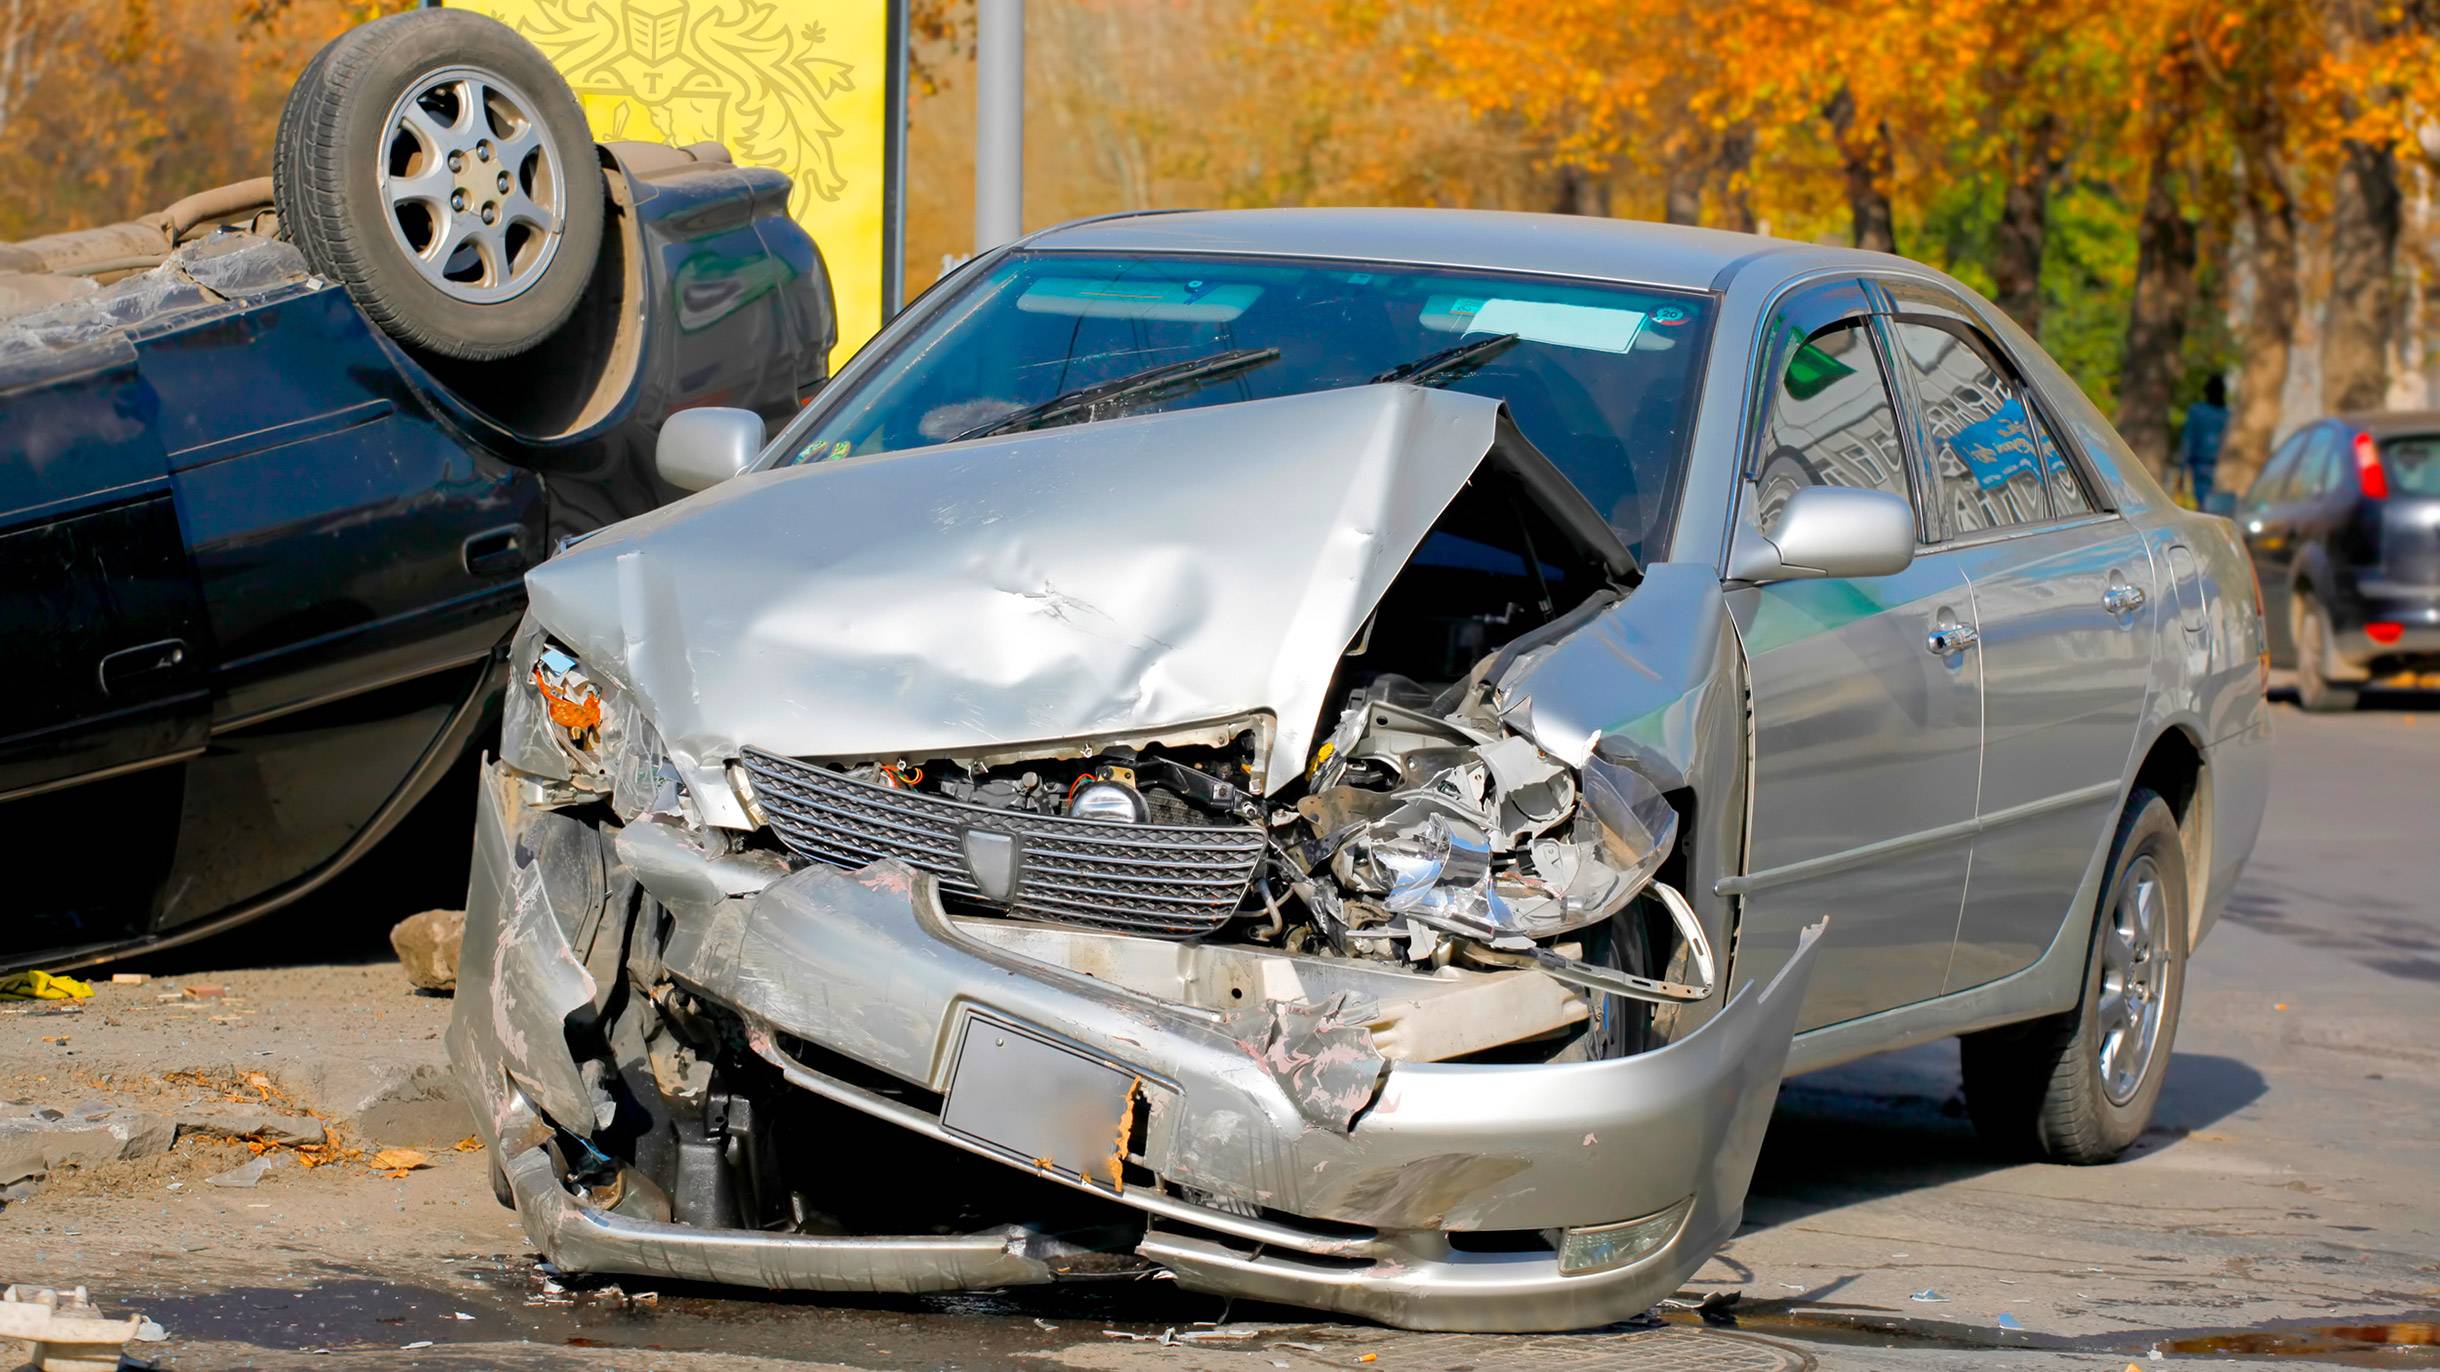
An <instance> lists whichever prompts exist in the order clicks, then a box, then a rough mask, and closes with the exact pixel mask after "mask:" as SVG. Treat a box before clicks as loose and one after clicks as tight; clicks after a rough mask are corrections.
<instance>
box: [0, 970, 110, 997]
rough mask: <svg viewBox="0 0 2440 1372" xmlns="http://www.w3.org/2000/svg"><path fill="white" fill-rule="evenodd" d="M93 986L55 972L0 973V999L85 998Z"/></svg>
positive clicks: (91, 992) (89, 994)
mask: <svg viewBox="0 0 2440 1372" xmlns="http://www.w3.org/2000/svg"><path fill="white" fill-rule="evenodd" d="M92 995H93V987H92V986H91V985H90V984H88V983H86V982H81V981H78V980H77V979H76V978H74V977H63V976H61V975H59V974H58V973H56V972H37V971H24V972H10V973H7V974H6V975H0V1000H85V999H87V998H89V997H91V996H92Z"/></svg>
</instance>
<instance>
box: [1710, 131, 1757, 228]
mask: <svg viewBox="0 0 2440 1372" xmlns="http://www.w3.org/2000/svg"><path fill="white" fill-rule="evenodd" d="M1717 169H1718V171H1719V179H1720V227H1722V228H1724V229H1730V230H1733V231H1735V232H1737V233H1752V232H1753V231H1754V225H1755V222H1756V221H1755V219H1754V186H1753V179H1752V175H1753V169H1754V126H1753V125H1751V124H1732V125H1730V126H1729V128H1728V130H1727V132H1725V133H1722V134H1721V135H1720V160H1719V162H1718V163H1717Z"/></svg>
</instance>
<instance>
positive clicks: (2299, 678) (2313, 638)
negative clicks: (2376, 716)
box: [2289, 587, 2363, 714]
mask: <svg viewBox="0 0 2440 1372" xmlns="http://www.w3.org/2000/svg"><path fill="white" fill-rule="evenodd" d="M2290 603H2291V604H2293V605H2294V607H2295V608H2294V609H2293V610H2291V611H2290V612H2289V613H2290V616H2291V620H2292V623H2293V625H2294V627H2293V629H2292V630H2291V631H2290V633H2291V635H2292V638H2293V641H2294V643H2295V644H2296V703H2297V704H2299V705H2302V706H2303V707H2304V708H2306V709H2307V710H2310V711H2312V712H2314V713H2315V714H2339V713H2343V712H2345V711H2348V710H2352V709H2354V708H2355V702H2356V701H2357V699H2359V698H2360V697H2361V696H2362V695H2363V692H2362V691H2360V690H2358V689H2357V688H2356V687H2353V686H2343V685H2340V684H2338V683H2336V682H2333V681H2331V680H2330V678H2329V675H2328V673H2327V671H2326V670H2325V669H2324V666H2323V664H2324V663H2326V662H2328V661H2329V653H2330V612H2329V611H2327V610H2324V609H2323V608H2321V602H2320V601H2317V600H2315V599H2314V598H2313V597H2312V595H2311V594H2309V593H2308V592H2306V591H2305V590H2304V589H2303V588H2301V587H2299V588H2298V589H2297V591H2296V594H2295V595H2294V596H2292V597H2290Z"/></svg>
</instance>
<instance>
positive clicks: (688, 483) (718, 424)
mask: <svg viewBox="0 0 2440 1372" xmlns="http://www.w3.org/2000/svg"><path fill="white" fill-rule="evenodd" d="M762 447H763V422H762V416H761V415H758V414H756V413H754V412H753V411H752V410H732V409H725V408H722V407H720V406H716V405H707V406H704V407H703V408H701V409H694V410H680V411H678V412H677V413H676V414H673V415H671V416H670V417H669V419H668V420H667V421H666V422H664V423H663V424H662V425H661V439H660V442H659V443H657V444H655V445H654V447H653V450H652V463H653V466H655V467H657V468H659V469H660V472H661V479H662V480H663V481H666V482H668V483H669V484H670V485H672V486H675V487H677V488H678V489H679V490H682V491H701V490H708V489H709V488H711V487H713V486H717V485H719V484H720V483H721V482H723V481H726V480H728V479H729V478H730V477H732V476H735V475H737V474H738V473H739V472H742V471H744V470H745V469H746V468H748V467H750V466H752V465H754V459H755V458H756V457H758V456H760V455H761V453H762Z"/></svg>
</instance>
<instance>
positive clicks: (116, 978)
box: [110, 972, 152, 986]
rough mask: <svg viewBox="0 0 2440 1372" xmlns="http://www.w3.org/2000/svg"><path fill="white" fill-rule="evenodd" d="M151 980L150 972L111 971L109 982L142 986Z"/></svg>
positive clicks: (117, 984)
mask: <svg viewBox="0 0 2440 1372" xmlns="http://www.w3.org/2000/svg"><path fill="white" fill-rule="evenodd" d="M151 980H152V974H151V973H150V972H113V973H111V974H110V984H111V985H113V986H142V985H143V984H144V983H146V982H148V981H151Z"/></svg>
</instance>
